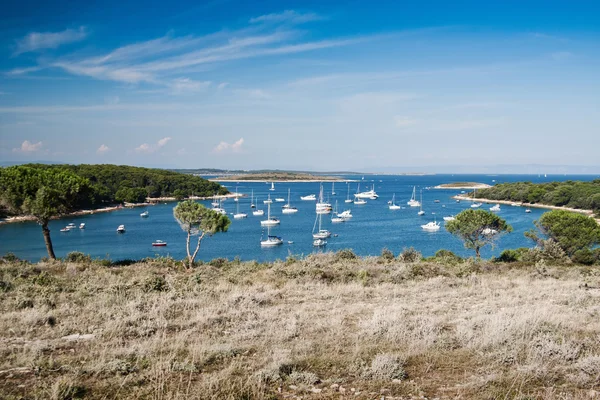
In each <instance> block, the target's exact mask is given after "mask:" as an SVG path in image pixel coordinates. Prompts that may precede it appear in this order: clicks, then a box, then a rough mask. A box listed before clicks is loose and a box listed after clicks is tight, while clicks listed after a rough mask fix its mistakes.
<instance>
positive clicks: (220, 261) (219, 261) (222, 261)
mask: <svg viewBox="0 0 600 400" xmlns="http://www.w3.org/2000/svg"><path fill="white" fill-rule="evenodd" d="M228 263H229V260H228V259H226V258H223V257H219V258H215V259H213V260H211V261H210V262H209V264H210V265H212V266H213V267H215V268H223V267H225V266H227V264H228Z"/></svg>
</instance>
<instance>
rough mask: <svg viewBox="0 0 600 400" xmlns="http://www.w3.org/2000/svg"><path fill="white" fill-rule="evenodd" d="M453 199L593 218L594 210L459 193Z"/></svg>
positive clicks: (599, 221) (598, 220)
mask: <svg viewBox="0 0 600 400" xmlns="http://www.w3.org/2000/svg"><path fill="white" fill-rule="evenodd" d="M452 198H453V199H457V200H467V201H478V202H480V203H498V204H505V205H511V204H513V203H514V204H518V205H519V207H528V208H545V209H548V210H565V211H572V212H576V213H579V214H584V215H587V216H588V217H590V218H594V212H593V211H592V210H582V209H579V208H571V207H564V206H551V205H548V204H532V203H518V202H514V201H509V200H490V199H483V198H479V197H475V198H473V197H467V196H461V195H457V196H454V197H452ZM594 219H595V220H596V221H597V222H598V223H600V219H597V218H594Z"/></svg>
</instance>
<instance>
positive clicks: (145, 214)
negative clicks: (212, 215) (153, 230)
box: [140, 203, 219, 218]
mask: <svg viewBox="0 0 600 400" xmlns="http://www.w3.org/2000/svg"><path fill="white" fill-rule="evenodd" d="M218 205H219V203H217V206H218ZM149 215H150V213H149V212H148V211H147V210H146V211H144V212H143V213H141V214H140V217H142V218H147V217H148V216H149Z"/></svg>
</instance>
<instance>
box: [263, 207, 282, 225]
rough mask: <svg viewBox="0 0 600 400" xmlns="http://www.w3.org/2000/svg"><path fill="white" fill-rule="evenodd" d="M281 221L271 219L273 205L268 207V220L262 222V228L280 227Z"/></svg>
mask: <svg viewBox="0 0 600 400" xmlns="http://www.w3.org/2000/svg"><path fill="white" fill-rule="evenodd" d="M280 223H281V221H279V219H277V218H275V217H271V203H269V205H268V207H267V219H265V220H263V221H260V225H261V226H275V225H279V224H280Z"/></svg>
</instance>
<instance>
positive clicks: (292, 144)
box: [0, 0, 600, 172]
mask: <svg viewBox="0 0 600 400" xmlns="http://www.w3.org/2000/svg"><path fill="white" fill-rule="evenodd" d="M598 149H600V2H597V1H595V2H594V1H569V2H567V1H565V2H557V1H525V2H524V1H502V2H484V1H447V0H446V1H420V2H408V1H379V2H372V1H285V0H279V1H259V0H257V1H252V2H249V1H233V0H208V1H189V2H176V1H173V2H164V1H160V2H159V1H153V0H149V1H128V2H122V1H120V2H114V1H89V2H75V1H58V2H47V1H40V2H36V1H27V0H25V1H22V0H21V1H14V0H7V1H5V2H3V16H2V24H0V160H3V161H18V162H24V161H52V162H67V163H114V164H128V165H141V166H153V167H164V168H224V169H263V168H268V169H299V170H313V171H331V170H355V171H365V172H369V171H373V172H410V171H420V170H434V171H436V172H449V171H450V172H451V171H452V169H453V168H454V169H456V168H458V167H457V166H461V168H463V170H464V169H466V170H469V169H471V170H472V171H473V172H476V171H477V170H478V169H480V168H483V167H485V168H487V170H489V168H490V166H494V165H503V166H511V165H512V166H515V165H523V164H541V165H575V166H592V167H600V161H599V160H600V157H599V156H598ZM498 172H502V171H498Z"/></svg>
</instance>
